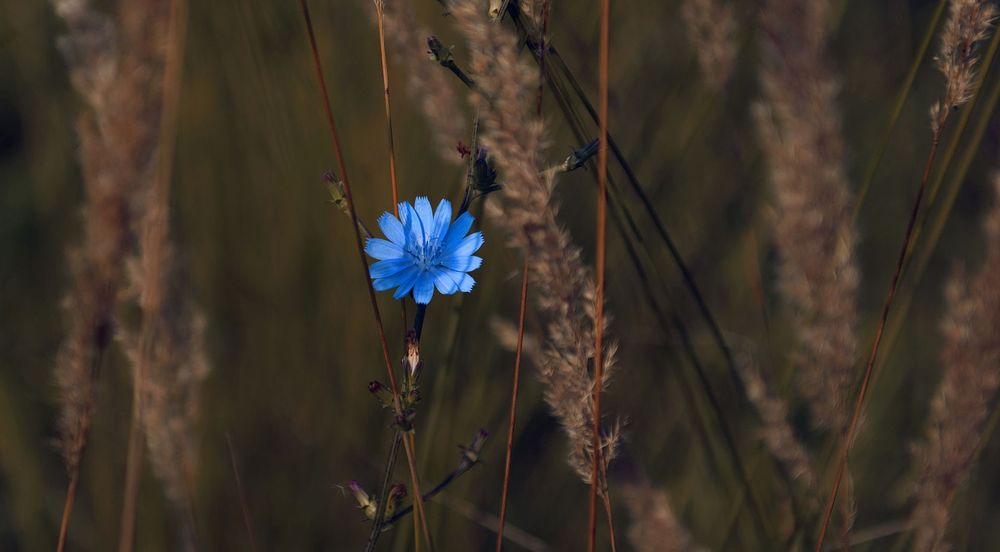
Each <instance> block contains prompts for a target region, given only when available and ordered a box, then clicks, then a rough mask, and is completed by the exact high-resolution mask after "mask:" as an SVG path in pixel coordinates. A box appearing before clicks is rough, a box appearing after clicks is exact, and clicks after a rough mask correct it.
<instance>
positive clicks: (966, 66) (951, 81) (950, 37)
mask: <svg viewBox="0 0 1000 552" xmlns="http://www.w3.org/2000/svg"><path fill="white" fill-rule="evenodd" d="M995 18H996V7H995V6H994V5H993V4H992V3H991V2H985V1H983V0H952V2H951V5H950V7H949V12H948V20H947V21H946V22H945V25H944V30H943V31H942V33H941V47H940V49H939V50H938V55H937V56H936V57H935V58H934V61H935V63H936V64H937V68H938V70H939V71H941V74H943V75H944V80H945V92H944V96H943V97H942V98H941V100H940V101H937V102H935V103H934V104H933V105H932V106H931V129H932V131H933V132H934V134H939V133H940V132H941V127H943V126H944V122H945V120H946V119H947V118H948V114H949V113H950V112H951V111H952V110H953V109H955V108H957V107H959V106H960V105H962V104H964V103H965V102H968V101H969V100H970V99H971V98H972V77H973V76H974V75H975V66H976V60H977V58H976V56H975V46H976V43H977V42H979V41H981V40H984V39H986V38H988V37H989V28H990V26H991V25H992V24H993V20H994V19H995Z"/></svg>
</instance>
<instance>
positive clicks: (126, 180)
mask: <svg viewBox="0 0 1000 552" xmlns="http://www.w3.org/2000/svg"><path fill="white" fill-rule="evenodd" d="M54 5H55V9H56V13H57V14H58V15H59V16H60V17H61V18H62V19H63V20H64V21H65V22H66V24H67V27H68V30H69V32H68V34H67V35H66V36H65V37H63V38H62V39H61V40H60V49H61V50H62V52H63V54H64V56H65V57H66V59H67V61H68V63H69V68H70V76H71V80H72V82H73V84H74V87H75V88H76V89H77V91H78V92H79V93H80V95H81V97H82V98H83V99H84V101H85V109H84V112H83V113H82V114H81V116H80V119H79V121H78V123H77V131H78V134H79V136H80V143H81V162H82V164H83V177H84V186H85V190H86V206H85V208H84V239H83V244H82V245H81V246H80V247H79V248H78V249H77V250H74V251H71V253H70V259H71V265H72V269H73V274H74V283H73V285H72V290H71V292H70V297H69V299H68V300H67V306H68V312H69V313H70V332H69V334H68V336H67V338H66V341H65V343H64V345H63V347H62V350H61V352H60V354H59V359H58V361H57V366H56V380H57V382H58V384H59V387H60V391H61V398H62V402H63V412H62V415H61V417H60V436H61V444H62V450H63V454H64V456H65V458H66V464H67V467H68V469H69V473H70V485H69V488H68V490H67V498H66V505H65V508H64V513H63V521H62V526H61V527H60V536H59V545H58V546H59V549H62V548H63V547H64V546H65V544H66V532H67V530H68V523H69V517H70V514H71V512H72V505H73V499H74V495H75V491H76V487H77V485H78V477H79V464H80V459H81V456H82V453H83V450H84V448H85V446H86V442H87V436H88V433H89V428H90V424H91V418H92V415H93V407H94V406H93V405H94V388H95V385H96V376H97V368H98V363H99V358H100V354H101V351H102V350H103V349H104V347H105V346H106V344H107V342H108V340H109V339H110V337H111V335H112V333H113V332H112V329H111V327H112V310H113V308H114V305H115V302H116V290H117V288H118V286H119V284H120V279H121V273H122V266H123V259H124V258H125V256H126V255H127V254H128V252H129V250H130V245H131V243H132V241H133V236H131V235H130V233H129V231H128V228H129V225H130V223H131V221H132V219H133V218H134V217H133V213H132V207H131V205H130V201H131V200H132V198H133V197H134V196H135V192H136V190H137V189H138V188H139V186H140V182H142V181H143V180H144V179H145V178H147V177H148V176H149V168H150V162H151V160H152V158H153V154H154V150H155V144H156V133H157V129H158V122H159V121H158V115H159V109H160V75H161V74H162V71H161V67H162V63H163V57H164V47H165V41H164V40H163V35H164V32H165V25H163V24H162V23H163V21H165V20H166V16H165V15H164V14H165V13H166V12H167V11H168V9H169V4H167V3H166V2H153V1H150V2H139V3H129V4H125V5H124V7H123V11H122V14H121V17H120V21H119V24H118V25H117V27H116V25H115V24H114V23H112V21H111V20H110V19H109V18H107V17H104V16H102V15H100V14H98V13H97V12H95V11H93V10H92V9H91V8H90V6H89V5H88V3H87V2H85V1H84V0H57V1H56V2H54Z"/></svg>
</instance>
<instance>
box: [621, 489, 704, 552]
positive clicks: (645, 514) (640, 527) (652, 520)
mask: <svg viewBox="0 0 1000 552" xmlns="http://www.w3.org/2000/svg"><path fill="white" fill-rule="evenodd" d="M621 496H622V503H623V504H624V505H625V508H627V509H628V511H629V514H630V515H631V517H632V525H631V527H629V530H628V533H627V535H626V536H627V537H628V540H629V543H631V544H632V547H633V548H634V549H635V550H637V551H638V552H684V551H690V550H696V549H697V548H696V547H695V546H694V545H693V544H692V543H691V538H690V536H689V535H688V534H687V531H685V530H684V527H683V526H682V525H681V523H680V522H679V521H678V520H677V517H676V516H675V515H674V512H673V510H672V509H671V508H670V503H669V502H668V501H667V496H666V495H665V494H663V492H661V491H659V490H657V489H655V488H653V486H652V483H650V482H649V481H647V480H640V481H637V482H629V483H626V484H624V485H621Z"/></svg>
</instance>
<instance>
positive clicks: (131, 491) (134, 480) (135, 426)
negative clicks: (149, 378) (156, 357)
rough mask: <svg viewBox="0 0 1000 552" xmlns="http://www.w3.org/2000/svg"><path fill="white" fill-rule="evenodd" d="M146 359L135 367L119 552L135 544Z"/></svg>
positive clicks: (127, 549)
mask: <svg viewBox="0 0 1000 552" xmlns="http://www.w3.org/2000/svg"><path fill="white" fill-rule="evenodd" d="M144 364H145V362H144V361H142V360H139V362H137V363H136V369H135V391H134V392H133V394H132V422H131V424H130V425H129V432H128V449H127V450H128V452H127V456H126V461H125V493H124V499H123V501H122V517H121V533H120V534H119V536H118V552H128V551H129V550H132V547H133V546H134V545H135V517H136V511H137V509H138V508H137V505H138V500H139V476H140V475H141V469H142V439H143V432H142V394H143V392H142V386H144V385H145V382H144V375H143V374H144V372H145V369H144V368H143V365H144Z"/></svg>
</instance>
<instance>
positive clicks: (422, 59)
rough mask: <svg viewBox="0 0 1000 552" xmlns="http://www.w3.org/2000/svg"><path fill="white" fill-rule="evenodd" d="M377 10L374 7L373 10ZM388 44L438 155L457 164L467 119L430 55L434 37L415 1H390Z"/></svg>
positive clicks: (386, 12) (386, 22)
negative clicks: (457, 148)
mask: <svg viewBox="0 0 1000 552" xmlns="http://www.w3.org/2000/svg"><path fill="white" fill-rule="evenodd" d="M372 12H373V13H374V10H372ZM383 25H384V26H385V38H386V47H387V48H388V49H389V50H390V51H391V57H392V58H393V59H396V60H400V61H401V62H402V64H403V65H404V66H405V67H406V72H407V74H408V76H409V78H408V79H407V92H409V95H410V98H411V99H413V101H415V102H416V103H417V104H418V105H419V106H420V109H421V111H422V112H423V114H424V118H425V119H426V120H427V123H428V125H429V126H430V130H431V134H432V136H433V138H434V144H435V146H436V148H437V152H438V154H439V155H440V156H441V158H442V159H444V160H445V161H448V162H450V163H454V164H459V165H460V164H462V158H461V156H459V155H457V154H456V152H455V146H456V144H458V142H459V141H460V140H461V139H462V138H463V137H464V135H465V130H464V121H463V118H462V116H461V111H460V110H459V109H458V106H459V104H460V102H459V99H458V95H457V94H455V91H454V89H453V88H452V87H451V83H450V82H449V79H448V76H447V75H446V74H445V73H444V72H443V71H441V68H440V67H435V65H437V64H436V63H435V62H434V61H433V60H432V59H430V58H429V57H428V54H427V39H428V37H430V36H431V33H430V31H428V30H427V29H426V28H425V27H424V26H422V25H420V23H418V22H417V17H416V14H415V13H414V12H413V3H412V2H410V1H408V0H390V1H388V2H386V5H385V8H384V11H383Z"/></svg>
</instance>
